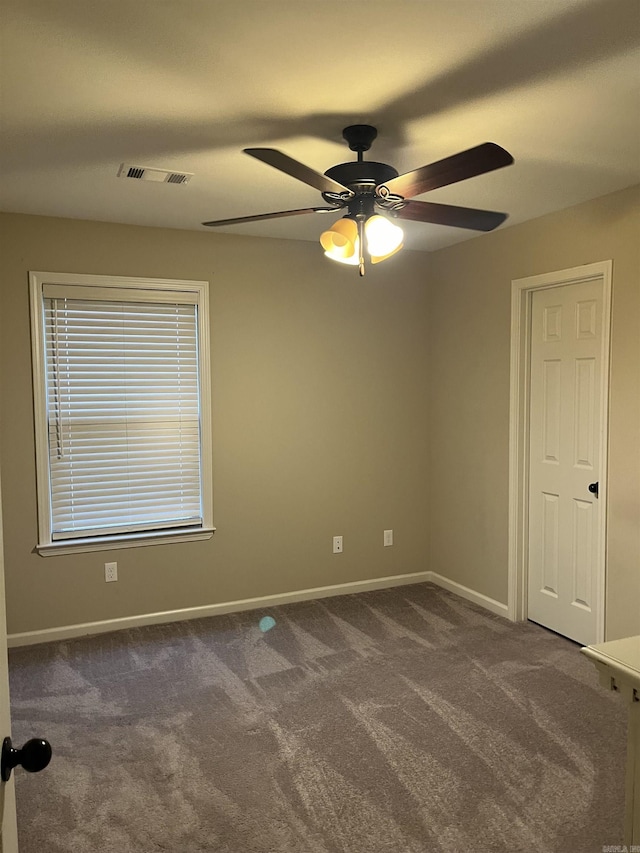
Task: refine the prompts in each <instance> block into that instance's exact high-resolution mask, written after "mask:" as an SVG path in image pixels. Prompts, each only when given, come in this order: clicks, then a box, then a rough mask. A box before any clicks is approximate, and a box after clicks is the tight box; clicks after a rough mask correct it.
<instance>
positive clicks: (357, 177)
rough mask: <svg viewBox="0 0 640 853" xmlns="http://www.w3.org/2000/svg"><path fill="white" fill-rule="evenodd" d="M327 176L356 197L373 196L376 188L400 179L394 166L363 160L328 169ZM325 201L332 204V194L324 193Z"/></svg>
mask: <svg viewBox="0 0 640 853" xmlns="http://www.w3.org/2000/svg"><path fill="white" fill-rule="evenodd" d="M325 175H326V176H327V177H328V178H332V179H333V180H334V181H337V182H338V183H339V184H342V185H343V186H345V187H348V188H349V189H350V190H351V191H352V192H354V193H355V194H356V195H363V194H364V195H371V196H373V194H374V190H375V188H376V187H377V186H378V185H379V184H384V183H386V182H387V181H390V180H391V179H392V178H397V177H398V172H397V171H396V169H394V168H393V166H388V165H387V164H386V163H374V162H373V161H370V160H367V161H365V160H363V161H360V162H358V163H340V164H338V165H337V166H332V167H331V168H330V169H327V171H326V172H325ZM322 195H323V198H324V199H325V201H328V202H331V201H332V200H333V199H332V198H331V195H330V194H327V193H323V194H322Z"/></svg>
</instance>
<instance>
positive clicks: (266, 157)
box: [243, 148, 353, 198]
mask: <svg viewBox="0 0 640 853" xmlns="http://www.w3.org/2000/svg"><path fill="white" fill-rule="evenodd" d="M243 150H244V153H245V154H249V155H250V156H251V157H255V158H256V160H260V161H261V162H262V163H266V164H267V165H268V166H273V168H274V169H279V170H280V171H281V172H284V173H285V175H290V176H291V177H292V178H296V179H297V180H299V181H302V183H303V184H308V185H309V186H310V187H314V189H316V190H320V192H321V193H339V194H346V195H345V198H351V196H352V195H353V193H352V192H351V190H350V189H349V188H348V187H345V186H343V185H342V184H339V183H338V181H334V180H333V179H332V178H328V177H327V176H326V175H322V174H321V173H320V172H316V171H315V170H314V169H310V168H309V166H305V165H304V163H300V162H299V161H298V160H294V159H293V157H288V156H287V155H286V154H283V153H282V151H277V150H276V149H275V148H244V149H243Z"/></svg>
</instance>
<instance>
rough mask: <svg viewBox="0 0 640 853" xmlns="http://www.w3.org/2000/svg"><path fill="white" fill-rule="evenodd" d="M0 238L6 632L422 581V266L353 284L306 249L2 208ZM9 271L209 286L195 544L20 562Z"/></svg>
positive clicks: (17, 316)
mask: <svg viewBox="0 0 640 853" xmlns="http://www.w3.org/2000/svg"><path fill="white" fill-rule="evenodd" d="M0 228H1V229H2V235H3V245H2V253H1V261H0V275H1V282H0V289H1V303H0V305H1V324H0V328H1V347H2V349H1V364H2V385H1V389H2V395H3V406H2V411H3V423H2V445H1V449H2V492H3V512H4V530H5V571H6V585H7V616H8V629H9V631H10V632H12V633H15V632H23V631H31V630H38V629H43V628H47V627H56V626H64V625H70V624H75V623H82V622H91V621H95V620H103V619H110V618H116V617H121V616H129V615H136V614H143V613H152V612H157V611H165V610H174V609H178V608H184V607H193V606H199V605H207V604H214V603H218V602H224V601H234V600H238V599H245V598H252V597H256V596H264V595H269V594H277V593H282V592H286V591H293V590H299V589H305V588H311V587H317V586H325V585H331V584H340V583H345V582H349V581H357V580H365V579H370V578H377V577H385V576H387V575H395V574H403V573H408V572H420V571H425V570H426V568H427V553H428V542H427V524H426V518H427V500H428V493H427V475H428V471H427V453H428V418H427V387H426V385H427V375H428V372H427V363H426V348H427V341H426V337H425V327H426V313H427V296H428V294H427V288H426V283H425V275H424V273H423V268H424V265H425V264H426V263H427V262H428V256H426V255H424V254H420V253H412V252H405V253H403V255H402V256H398V258H397V259H394V262H393V264H391V263H389V264H387V265H386V266H385V265H380V266H379V267H376V268H372V269H370V270H369V271H368V273H367V276H366V277H365V278H364V279H363V280H361V279H360V278H359V277H358V275H357V272H356V271H355V270H354V269H353V268H348V269H345V268H343V267H338V265H336V264H333V263H332V262H330V261H328V260H326V259H325V258H323V256H322V254H321V250H320V248H319V246H316V245H312V244H309V243H300V242H290V241H281V240H266V239H253V238H243V237H235V236H229V235H220V234H209V233H197V232H188V231H170V230H160V229H153V228H136V227H131V226H121V225H114V224H106V223H96V222H82V221H74V220H62V219H50V218H44V217H33V216H18V215H8V214H5V215H2V216H1V217H0ZM28 270H42V271H61V272H79V273H83V272H84V273H97V274H113V275H133V276H159V277H165V278H188V279H201V280H202V279H204V280H208V281H210V282H211V285H210V296H211V343H212V384H213V430H214V432H213V435H214V438H213V460H214V523H215V525H216V527H217V532H216V533H215V534H214V536H213V538H212V539H211V540H208V541H205V542H192V543H185V544H182V545H161V546H151V547H144V548H131V549H122V550H114V551H105V552H95V553H88V554H74V555H72V556H53V557H40V556H38V555H37V554H35V553H34V550H33V549H34V546H35V545H36V536H37V524H36V521H37V516H36V494H35V468H34V440H33V415H32V386H31V367H30V363H31V354H30V338H29V309H28V285H27V272H28ZM385 528H392V529H393V530H394V532H395V544H394V546H393V547H392V548H383V546H382V532H383V529H385ZM336 534H342V535H343V536H344V553H343V554H341V555H337V556H334V555H333V554H332V553H331V537H332V536H333V535H336ZM106 560H109V561H110V560H117V561H118V568H119V578H120V579H119V581H118V583H111V584H105V582H104V569H103V564H104V562H105V561H106Z"/></svg>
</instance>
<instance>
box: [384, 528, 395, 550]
mask: <svg viewBox="0 0 640 853" xmlns="http://www.w3.org/2000/svg"><path fill="white" fill-rule="evenodd" d="M384 544H385V547H386V546H387V545H393V530H385V531H384Z"/></svg>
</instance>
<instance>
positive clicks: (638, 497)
mask: <svg viewBox="0 0 640 853" xmlns="http://www.w3.org/2000/svg"><path fill="white" fill-rule="evenodd" d="M607 259H612V260H613V316H612V337H611V347H612V352H611V389H610V436H609V444H610V446H609V522H608V567H607V572H608V574H607V611H606V626H607V639H614V638H617V637H622V636H626V635H630V634H640V188H638V187H635V188H632V189H629V190H624V191H622V192H619V193H614V194H612V195H608V196H604V197H603V198H600V199H596V200H594V201H590V202H587V203H586V204H582V205H579V206H577V207H574V208H571V209H569V210H564V211H561V212H559V213H555V214H551V215H548V216H545V217H542V218H541V219H537V220H533V221H531V222H527V223H524V224H523V225H518V226H514V227H511V228H505V229H503V230H500V231H496V232H494V233H492V234H489V235H485V236H483V237H481V238H479V239H474V240H470V241H467V242H465V243H461V244H458V245H456V246H453V247H451V248H449V249H444V250H442V251H439V252H435V253H433V254H432V255H431V256H430V262H431V270H430V275H431V277H432V286H431V287H430V290H429V293H430V303H429V324H428V330H429V335H428V337H429V346H430V351H429V361H428V363H429V372H430V375H431V386H430V387H431V393H430V402H429V405H430V409H431V411H432V412H433V415H434V416H433V419H432V422H431V425H430V431H429V445H430V453H431V456H430V462H429V480H430V483H431V484H432V487H433V497H434V499H433V500H432V503H431V505H430V516H429V517H430V522H431V526H430V530H431V550H430V559H429V568H430V569H431V570H433V571H435V572H439V573H441V574H443V575H446V576H447V577H449V578H451V579H452V580H455V581H457V582H458V583H461V584H463V585H465V586H468V587H471V588H472V589H475V590H477V591H479V592H482V593H484V594H485V595H488V596H489V597H491V598H494V599H497V600H498V601H503V602H506V600H507V568H506V567H507V546H508V540H507V534H508V463H509V349H510V299H511V281H512V279H516V278H523V277H525V276H531V275H537V274H539V273H546V272H551V271H554V270H561V269H567V268H570V267H574V266H579V265H581V264H588V263H592V262H595V261H602V260H607Z"/></svg>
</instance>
